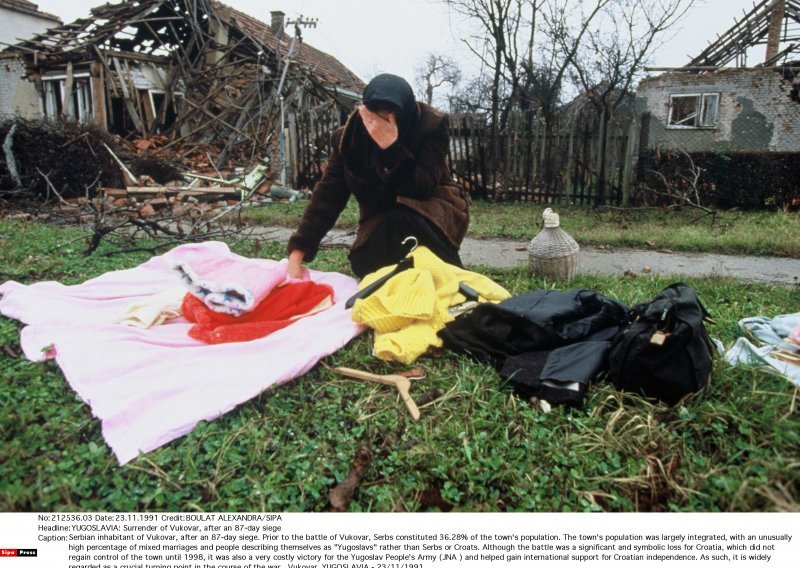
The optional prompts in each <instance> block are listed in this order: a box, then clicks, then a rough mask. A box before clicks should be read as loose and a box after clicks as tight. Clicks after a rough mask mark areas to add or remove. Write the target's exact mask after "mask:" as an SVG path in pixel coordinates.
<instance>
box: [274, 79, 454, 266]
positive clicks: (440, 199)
mask: <svg viewBox="0 0 800 568" xmlns="http://www.w3.org/2000/svg"><path fill="white" fill-rule="evenodd" d="M331 145H332V152H331V155H330V159H329V161H328V167H327V169H326V170H325V174H324V175H323V177H322V179H321V180H320V181H319V182H318V183H317V184H316V186H315V187H314V191H313V193H312V194H311V202H310V203H309V204H308V207H307V208H306V211H305V213H304V214H303V218H302V219H301V221H300V225H299V227H298V229H297V231H296V232H295V233H294V235H292V237H291V238H290V239H289V245H288V250H289V274H290V275H291V276H293V277H295V278H300V277H301V276H302V275H303V270H304V269H303V262H306V261H310V260H313V259H314V257H315V256H316V254H317V250H318V249H319V245H320V242H321V241H322V239H323V238H324V237H325V235H326V234H327V233H328V231H330V229H331V228H332V227H333V225H334V223H335V222H336V219H338V218H339V215H340V214H341V212H342V210H344V208H345V206H346V205H347V201H348V199H349V198H350V195H351V194H352V195H353V196H355V198H356V201H358V205H359V210H360V218H359V222H358V234H357V235H356V239H355V242H354V243H353V245H352V247H351V250H350V255H349V259H350V266H351V267H352V269H353V272H354V273H355V274H356V275H357V276H358V277H359V278H362V277H363V276H365V275H366V274H369V273H370V272H374V271H375V270H377V269H378V268H381V267H383V266H387V265H390V264H395V263H396V262H398V261H399V260H400V259H401V258H403V257H404V256H405V255H406V254H407V253H408V251H409V248H408V246H407V245H404V244H403V241H404V240H405V239H406V238H407V237H415V238H416V240H417V242H418V243H419V244H420V245H424V246H426V247H428V248H429V249H430V250H431V251H432V252H433V253H434V254H436V255H437V256H438V257H439V258H441V259H442V260H444V261H445V262H448V263H450V264H454V265H456V266H461V259H460V257H459V254H458V250H459V246H460V245H461V241H462V240H463V239H464V235H465V234H466V232H467V225H468V224H469V213H468V207H467V202H466V200H465V199H464V197H463V195H462V191H461V190H460V188H459V187H458V186H456V185H455V184H454V183H453V180H452V179H451V177H450V171H449V168H448V167H447V151H448V145H449V133H448V118H447V115H446V114H443V113H441V112H439V111H437V110H436V109H434V108H433V107H431V106H429V105H426V104H424V103H418V102H417V101H416V100H415V98H414V92H413V90H412V89H411V87H410V86H409V84H408V83H407V82H406V81H405V80H404V79H402V78H400V77H397V76H395V75H389V74H383V75H378V76H377V77H375V78H374V79H373V80H372V81H370V82H369V84H368V85H367V87H366V89H364V96H363V105H361V106H360V107H359V108H358V110H356V111H355V112H353V114H352V115H350V118H349V119H348V120H347V123H346V124H345V125H344V126H343V127H341V128H339V129H338V130H336V131H335V132H334V133H333V135H332V137H331Z"/></svg>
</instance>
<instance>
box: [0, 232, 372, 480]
mask: <svg viewBox="0 0 800 568" xmlns="http://www.w3.org/2000/svg"><path fill="white" fill-rule="evenodd" d="M187 258H192V259H195V260H197V259H202V258H208V259H213V258H225V259H237V258H240V259H241V258H243V257H239V256H238V255H235V254H234V253H232V252H230V250H229V249H228V247H227V245H225V244H224V243H219V242H207V243H200V244H190V245H181V246H179V247H176V248H174V249H172V250H171V251H169V252H167V253H165V254H163V255H161V256H157V257H154V258H151V259H150V260H148V261H147V262H145V263H144V264H141V265H139V266H137V267H136V268H132V269H129V270H120V271H115V272H109V273H107V274H103V275H102V276H99V277H97V278H94V279H92V280H88V281H86V282H84V283H82V284H78V285H75V286H65V285H62V284H59V283H58V282H40V283H36V284H32V285H30V286H24V285H22V284H19V283H17V282H6V283H5V284H3V285H1V286H0V294H2V295H3V296H2V299H0V314H3V315H5V316H7V317H10V318H14V319H17V320H19V321H21V322H23V323H24V324H26V327H24V328H23V330H22V334H21V339H20V342H21V345H22V349H23V351H24V353H25V356H26V357H27V358H28V359H30V360H31V361H43V360H46V359H52V358H55V360H56V362H57V363H58V365H59V366H60V367H61V370H62V371H63V373H64V376H65V377H66V379H67V381H68V382H69V384H70V386H71V387H72V388H73V389H74V390H75V391H76V392H77V393H78V395H79V396H80V397H81V398H82V399H83V400H84V401H86V402H87V403H88V404H89V406H90V407H91V409H92V412H93V414H94V415H95V416H97V417H98V418H99V419H100V421H101V425H102V431H103V436H104V438H105V439H106V442H107V443H108V445H109V446H110V447H111V449H112V450H113V452H114V454H115V455H116V456H117V460H118V461H119V463H120V465H122V464H125V463H127V462H129V461H131V460H132V459H134V458H136V457H137V456H138V455H139V453H146V452H149V451H151V450H154V449H156V448H158V447H160V446H162V445H163V444H166V443H168V442H170V441H172V440H174V439H175V438H178V437H180V436H182V435H184V434H187V433H188V432H190V431H191V430H192V429H193V428H194V427H195V425H196V424H197V423H198V422H199V421H200V420H213V419H215V418H217V417H218V416H220V415H222V414H224V413H226V412H228V411H229V410H231V409H233V408H234V407H236V406H237V405H239V404H241V403H243V402H245V401H247V400H249V399H250V398H252V397H254V396H256V395H258V394H259V393H261V392H262V391H264V390H265V389H268V388H270V387H273V386H275V385H279V384H281V383H284V382H286V381H289V380H291V379H293V378H295V377H298V376H300V375H303V374H305V373H306V372H308V371H309V370H310V369H311V368H312V367H313V366H314V365H315V364H316V363H317V361H319V360H320V359H321V358H323V357H325V356H327V355H330V354H331V353H333V352H334V351H336V350H338V349H340V348H341V347H343V346H344V345H345V344H346V343H347V342H348V341H350V340H351V339H352V338H353V337H355V336H356V335H358V334H359V333H360V332H361V331H362V330H363V329H364V328H363V327H361V326H359V325H357V324H355V323H353V322H352V321H351V319H350V311H349V310H345V309H344V302H345V300H347V298H349V297H350V296H351V295H352V294H354V293H355V292H356V290H357V282H356V280H354V279H353V278H350V277H349V276H345V275H343V274H338V273H333V272H315V271H311V272H310V277H311V280H313V281H314V282H318V283H320V284H328V285H330V286H331V287H332V288H333V290H334V302H335V304H334V306H333V307H331V308H329V309H327V310H324V311H322V312H320V313H318V314H314V315H312V316H309V317H306V318H303V319H301V320H299V321H297V322H296V323H294V324H292V325H290V326H288V327H286V328H284V329H281V330H279V331H276V332H275V333H273V334H271V335H269V336H267V337H264V338H261V339H258V340H254V341H248V342H243V343H225V344H220V345H206V344H204V343H202V342H200V341H197V340H195V339H192V338H191V337H189V334H188V330H189V327H190V326H191V324H189V323H187V322H186V321H185V320H184V319H183V318H176V319H173V320H169V321H168V322H167V323H165V324H163V325H159V326H155V327H153V328H150V329H142V328H136V327H129V326H124V325H120V324H117V323H114V322H115V321H117V320H118V319H119V315H120V314H121V313H124V312H125V310H126V308H127V306H128V305H129V304H130V303H131V302H132V301H135V300H136V299H141V298H142V297H144V296H148V295H152V294H157V293H158V292H161V291H163V290H165V289H167V288H168V287H171V286H174V285H175V283H176V281H177V279H178V276H177V275H176V273H175V272H174V270H173V269H174V267H175V266H176V265H177V263H179V262H182V261H184V260H186V259H187ZM249 261H250V262H253V261H252V260H249ZM255 262H257V263H259V264H261V265H262V267H263V269H264V270H266V271H267V273H268V274H269V273H270V271H273V270H275V269H276V267H277V269H278V270H280V269H281V268H280V267H279V266H278V265H279V264H280V263H278V262H276V261H271V260H259V261H255Z"/></svg>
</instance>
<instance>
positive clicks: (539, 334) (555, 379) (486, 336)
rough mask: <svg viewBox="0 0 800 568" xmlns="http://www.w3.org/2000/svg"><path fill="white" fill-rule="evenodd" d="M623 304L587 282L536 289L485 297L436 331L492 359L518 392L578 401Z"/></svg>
mask: <svg viewBox="0 0 800 568" xmlns="http://www.w3.org/2000/svg"><path fill="white" fill-rule="evenodd" d="M626 317H627V307H626V306H625V305H624V304H622V303H620V302H617V301H616V300H612V299H610V298H607V297H606V296H603V295H602V294H599V293H598V292H594V291H591V290H572V291H568V292H561V291H557V290H537V291H533V292H529V293H527V294H523V295H521V296H515V297H513V298H509V299H508V300H505V301H503V302H500V303H499V304H491V303H485V304H481V305H479V306H478V307H476V308H475V309H474V310H473V311H472V313H470V314H469V315H467V316H464V317H462V318H459V319H457V320H455V321H453V322H451V323H449V324H447V326H446V327H445V329H443V330H442V331H440V332H439V335H440V337H441V338H442V340H443V342H444V345H445V347H447V348H448V349H452V350H454V351H457V352H462V353H468V354H470V355H472V356H473V357H475V358H477V359H479V360H482V361H487V362H490V363H491V364H493V365H494V366H495V367H496V368H497V369H498V370H499V371H501V375H502V376H503V377H504V378H507V379H509V382H510V383H511V384H512V385H514V387H515V389H517V390H518V392H520V394H522V395H524V396H528V397H529V396H538V397H539V398H543V399H545V400H548V401H550V402H554V403H561V402H565V403H571V404H577V403H579V402H580V400H582V398H583V396H584V394H585V392H586V388H587V387H588V385H589V382H590V380H591V379H592V378H593V377H595V376H597V375H598V374H599V373H600V372H602V371H604V370H605V369H606V368H607V354H608V349H609V347H610V343H609V342H610V340H611V338H612V337H614V335H616V333H617V332H618V330H619V328H620V326H622V325H623V324H624V323H625V321H626Z"/></svg>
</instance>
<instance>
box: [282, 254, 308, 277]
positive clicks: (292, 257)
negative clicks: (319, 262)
mask: <svg viewBox="0 0 800 568" xmlns="http://www.w3.org/2000/svg"><path fill="white" fill-rule="evenodd" d="M305 255H306V253H305V252H303V251H301V250H297V249H295V250H293V251H292V252H290V253H289V266H288V268H287V269H286V272H287V274H288V276H289V279H290V280H308V269H307V268H305V267H304V266H303V258H304V257H305Z"/></svg>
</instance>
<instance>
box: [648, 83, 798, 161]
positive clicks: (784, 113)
mask: <svg viewBox="0 0 800 568" xmlns="http://www.w3.org/2000/svg"><path fill="white" fill-rule="evenodd" d="M796 80H797V79H796ZM792 88H793V83H792V81H791V80H786V79H784V76H783V74H782V73H781V72H780V71H777V70H775V69H725V70H721V71H718V72H714V73H704V74H699V73H666V74H664V75H659V76H657V77H652V78H648V79H644V80H642V81H641V82H640V83H639V86H638V88H637V91H636V97H637V105H638V106H639V108H640V110H642V111H647V112H649V113H650V114H649V119H648V120H647V124H646V125H644V126H645V132H646V141H645V145H646V147H647V148H648V149H656V148H680V149H683V150H685V151H688V152H704V151H714V152H767V151H769V152H800V102H798V101H797V100H795V99H792V97H791V96H790V93H791V91H792ZM795 88H796V86H795ZM696 93H719V94H720V98H719V110H718V115H717V125H716V126H715V127H714V128H708V129H693V128H692V129H679V128H678V129H676V128H669V127H668V126H667V120H668V117H669V105H670V95H678V94H696Z"/></svg>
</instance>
